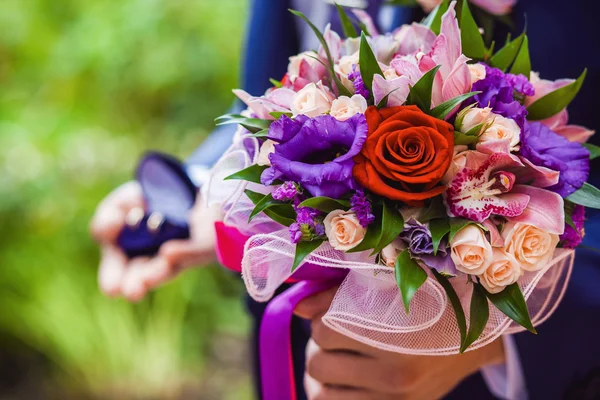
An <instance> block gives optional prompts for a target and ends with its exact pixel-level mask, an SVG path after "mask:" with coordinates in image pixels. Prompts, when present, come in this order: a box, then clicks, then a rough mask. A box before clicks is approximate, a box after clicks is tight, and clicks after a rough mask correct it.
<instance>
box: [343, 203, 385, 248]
mask: <svg viewBox="0 0 600 400" xmlns="http://www.w3.org/2000/svg"><path fill="white" fill-rule="evenodd" d="M372 211H373V214H374V215H375V220H374V221H373V223H371V225H369V226H368V227H367V232H366V233H365V237H364V239H363V240H362V242H360V243H359V244H358V246H356V247H353V248H352V249H350V250H348V251H347V253H357V252H359V251H366V250H371V249H374V248H375V247H377V243H379V239H380V237H381V232H382V231H381V228H382V224H381V223H382V220H383V218H382V215H383V210H382V204H381V203H379V204H377V203H374V204H373V208H372Z"/></svg>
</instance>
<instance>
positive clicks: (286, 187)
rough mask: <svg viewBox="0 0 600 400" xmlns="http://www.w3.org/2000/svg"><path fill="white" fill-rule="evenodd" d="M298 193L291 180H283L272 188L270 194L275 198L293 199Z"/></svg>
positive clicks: (281, 199)
mask: <svg viewBox="0 0 600 400" xmlns="http://www.w3.org/2000/svg"><path fill="white" fill-rule="evenodd" d="M297 195H298V187H297V186H296V184H295V183H294V182H292V181H287V182H284V183H283V185H281V186H279V187H278V188H277V189H275V190H273V193H272V196H273V198H274V199H275V200H278V201H286V200H293V199H294V198H296V196H297Z"/></svg>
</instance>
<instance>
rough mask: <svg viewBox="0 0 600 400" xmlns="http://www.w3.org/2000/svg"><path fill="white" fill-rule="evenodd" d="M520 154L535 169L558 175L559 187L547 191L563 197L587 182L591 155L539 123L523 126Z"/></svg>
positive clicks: (581, 147)
mask: <svg viewBox="0 0 600 400" xmlns="http://www.w3.org/2000/svg"><path fill="white" fill-rule="evenodd" d="M520 153H521V155H522V156H523V157H525V158H526V159H528V160H529V161H531V162H532V163H533V164H535V165H538V166H541V167H546V168H550V169H551V170H554V171H558V172H560V176H559V178H558V183H557V184H556V185H554V186H551V187H549V188H548V190H551V191H553V192H556V193H558V194H559V195H561V196H562V197H567V196H568V195H570V194H571V193H573V192H575V191H576V190H577V189H579V188H580V187H581V186H583V184H584V183H585V182H586V181H587V179H588V175H589V173H590V152H589V151H588V150H587V149H586V148H585V147H583V146H582V145H581V144H580V143H575V142H570V141H569V140H567V139H566V138H564V137H562V136H560V135H559V134H557V133H555V132H553V131H552V130H551V129H550V128H548V127H547V126H545V125H543V124H541V123H540V122H527V123H526V125H525V129H524V130H523V132H522V133H521V150H520Z"/></svg>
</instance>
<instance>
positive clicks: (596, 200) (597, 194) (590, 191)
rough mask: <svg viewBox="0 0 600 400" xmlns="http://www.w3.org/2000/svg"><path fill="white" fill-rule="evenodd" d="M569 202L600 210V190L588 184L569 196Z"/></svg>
mask: <svg viewBox="0 0 600 400" xmlns="http://www.w3.org/2000/svg"><path fill="white" fill-rule="evenodd" d="M567 200H569V201H571V202H573V203H575V204H579V205H581V206H585V207H589V208H598V209H600V190H598V188H596V187H595V186H592V185H590V184H589V183H587V182H586V183H584V184H583V186H582V187H581V188H580V189H579V190H577V191H576V192H575V193H573V194H571V195H569V196H568V197H567Z"/></svg>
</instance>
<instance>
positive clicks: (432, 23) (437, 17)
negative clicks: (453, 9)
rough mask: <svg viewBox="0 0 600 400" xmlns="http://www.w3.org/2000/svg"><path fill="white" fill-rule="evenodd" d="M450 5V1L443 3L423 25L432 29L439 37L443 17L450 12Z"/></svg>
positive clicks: (445, 0) (446, 0)
mask: <svg viewBox="0 0 600 400" xmlns="http://www.w3.org/2000/svg"><path fill="white" fill-rule="evenodd" d="M449 5H450V2H449V1H448V0H444V1H442V2H441V3H440V5H439V6H437V7H436V8H434V9H433V11H431V13H430V14H429V15H428V16H427V18H425V20H424V21H423V25H425V26H426V27H428V28H429V29H431V30H432V31H433V33H435V34H436V35H439V34H440V29H441V27H442V16H443V15H444V14H445V13H446V11H448V7H449Z"/></svg>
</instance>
